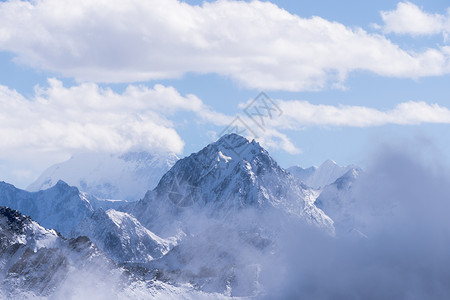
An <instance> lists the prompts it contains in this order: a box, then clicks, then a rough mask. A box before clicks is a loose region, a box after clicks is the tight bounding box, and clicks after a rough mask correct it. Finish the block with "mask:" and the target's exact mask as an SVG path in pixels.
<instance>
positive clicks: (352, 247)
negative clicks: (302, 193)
mask: <svg viewBox="0 0 450 300" xmlns="http://www.w3.org/2000/svg"><path fill="white" fill-rule="evenodd" d="M440 157H441V156H440V155H439V153H438V152H435V150H433V148H432V147H430V146H429V145H428V144H427V143H426V141H402V142H399V143H390V144H389V145H388V144H384V145H381V146H379V147H378V148H377V149H376V150H374V151H373V153H372V154H371V156H370V158H369V159H368V163H367V166H368V167H367V169H366V170H365V172H364V173H363V174H362V175H361V177H360V178H359V179H358V180H357V181H356V183H355V184H354V186H353V188H352V189H351V191H350V193H349V195H348V196H349V197H352V198H353V199H354V203H355V205H354V207H353V208H352V214H353V217H354V226H355V227H354V228H355V229H356V230H358V232H361V233H363V235H355V234H352V233H349V234H347V235H341V236H337V237H330V236H328V235H326V234H324V233H322V232H320V231H319V230H316V229H313V228H310V227H305V226H301V225H293V226H291V227H290V229H289V230H287V231H286V232H284V233H283V234H282V235H281V236H280V237H279V241H278V243H279V246H280V247H279V249H280V255H278V256H277V257H276V258H275V260H274V259H272V260H271V261H270V262H267V264H266V266H265V267H264V268H263V270H265V271H264V273H263V275H262V280H263V285H264V286H265V287H266V296H263V297H261V298H265V299H272V298H274V297H276V298H277V299H450V284H449V283H450V255H449V250H450V218H449V215H448V214H449V212H450V176H449V167H448V165H447V164H445V163H443V162H442V160H441V159H440Z"/></svg>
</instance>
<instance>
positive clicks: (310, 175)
mask: <svg viewBox="0 0 450 300" xmlns="http://www.w3.org/2000/svg"><path fill="white" fill-rule="evenodd" d="M169 157H170V158H167V157H164V158H161V157H153V156H150V155H147V154H142V153H141V154H136V153H135V154H130V155H129V156H120V157H119V156H110V157H107V158H105V157H104V156H96V155H94V156H90V155H86V156H78V157H74V158H72V159H71V160H69V161H67V162H65V163H62V164H60V165H56V166H53V167H51V168H50V169H49V170H47V171H46V172H45V173H44V174H43V175H42V176H41V178H40V179H39V180H38V181H37V182H35V183H34V184H33V185H32V186H31V189H32V190H34V189H40V188H45V187H47V189H44V190H40V191H36V192H29V191H23V190H20V189H17V188H15V187H14V186H12V185H10V184H7V183H0V206H5V207H8V208H1V209H0V226H3V227H2V230H3V233H1V234H3V235H1V234H0V235H1V236H0V242H1V243H2V244H1V249H0V253H3V254H1V256H0V258H1V262H0V263H1V264H2V266H4V267H3V270H4V271H3V273H2V276H3V277H1V278H3V285H2V292H1V293H3V294H5V295H6V296H5V297H12V295H19V296H20V297H25V298H26V297H28V295H30V296H33V297H34V296H36V297H58V296H57V295H59V294H58V293H62V292H64V291H65V289H68V291H67V293H69V294H71V295H72V294H73V293H76V292H77V290H76V289H75V288H74V287H72V288H69V287H68V286H67V278H72V277H71V276H72V275H71V274H76V273H77V272H78V273H79V274H85V272H92V273H93V274H97V273H100V274H99V275H98V277H99V278H108V276H109V275H108V274H114V276H113V279H111V278H109V279H105V284H106V285H108V284H113V283H114V284H115V282H116V281H117V282H120V284H118V285H117V287H115V290H114V293H116V294H118V295H122V296H123V297H125V298H137V299H147V298H152V297H156V298H158V297H163V298H164V297H166V298H167V297H169V298H176V299H178V298H177V296H176V295H180V293H182V295H183V297H181V298H183V299H185V298H186V297H187V298H190V299H198V298H201V297H206V298H207V299H210V298H213V299H217V298H227V297H230V296H236V297H237V296H243V297H253V296H259V295H263V294H264V286H263V282H262V279H261V278H260V273H261V272H262V271H261V268H262V265H263V262H266V261H267V260H271V259H273V258H276V257H277V253H278V251H279V250H278V247H279V244H278V239H279V236H280V234H282V232H284V231H285V230H286V228H288V227H289V226H291V225H292V224H294V226H300V227H306V228H314V229H315V230H318V231H319V232H322V233H323V234H325V235H331V236H334V235H335V230H336V228H339V230H340V228H343V227H345V226H350V225H348V224H350V223H348V222H346V219H345V216H346V215H345V209H340V207H341V206H340V203H343V202H342V201H341V199H340V197H339V196H340V193H344V192H341V191H347V190H348V189H350V188H351V185H352V183H353V182H354V181H355V180H357V177H358V174H359V172H360V170H359V169H357V168H353V167H345V168H342V167H339V166H337V165H336V164H335V163H333V162H331V161H328V162H326V163H325V164H323V165H322V166H321V167H319V168H316V169H310V170H309V171H305V172H303V173H302V171H301V170H300V169H298V168H294V169H292V168H291V169H290V170H291V171H290V172H289V171H287V170H284V169H283V168H281V167H280V166H279V165H278V164H277V163H276V162H275V161H274V160H273V159H272V157H271V156H270V155H269V153H268V152H267V151H266V150H265V149H263V148H262V147H261V146H260V145H259V144H258V143H257V142H255V141H249V140H247V139H246V138H243V137H241V136H239V135H236V134H230V135H226V136H223V137H222V138H220V139H219V140H218V141H217V142H215V143H212V144H210V145H208V146H206V147H205V148H203V149H202V150H200V151H199V152H197V153H193V154H191V155H190V156H188V157H185V158H183V159H180V160H177V159H176V157H174V156H169ZM175 160H176V162H175ZM89 162H90V163H89ZM114 163H117V164H118V166H111V165H109V164H114ZM172 163H173V166H171V168H170V169H169V166H170V165H171V164H172ZM71 168H74V172H73V173H71V171H70V170H71ZM152 168H156V170H155V171H152V170H153V169H152ZM164 168H167V169H168V171H167V172H165V174H161V175H162V177H161V178H160V180H156V179H152V178H156V174H157V173H158V172H162V170H163V169H164ZM87 170H88V171H87ZM89 170H90V171H89ZM302 170H304V169H302ZM344 170H346V172H344ZM84 171H87V172H88V173H87V175H86V176H84V175H83V172H84ZM89 172H90V173H89ZM121 172H123V173H124V175H123V177H121V176H119V174H120V173H121ZM296 172H297V173H296ZM343 172H344V173H343ZM148 173H150V174H148ZM341 173H342V175H341ZM109 174H110V175H111V176H112V179H110V178H108V175H109ZM139 174H142V176H143V178H139ZM339 175H341V176H339ZM60 176H66V178H69V179H71V180H73V181H72V182H75V183H76V185H77V187H73V186H69V185H68V184H67V183H65V182H63V181H61V180H59V177H60ZM67 176H68V177H67ZM336 176H338V178H336V179H334V178H335V177H336ZM121 178H122V179H124V182H121ZM133 178H134V179H136V178H137V181H136V182H132V181H133ZM82 179H83V180H84V181H83V180H82ZM158 179H159V178H158ZM55 180H59V181H56V183H55V182H54V181H55ZM152 180H153V181H152ZM156 181H159V183H158V184H157V185H156V184H155V185H156V187H155V188H154V189H152V190H149V191H148V192H147V193H143V194H142V197H141V198H142V199H141V200H139V201H134V202H127V201H121V200H117V201H113V200H105V199H102V198H101V197H98V195H101V194H102V193H104V195H108V197H107V198H117V196H118V195H128V196H127V198H126V200H136V199H137V198H136V197H137V195H138V194H139V193H140V192H142V190H143V189H144V187H145V186H149V185H151V184H150V183H149V182H153V183H155V182H156ZM83 182H84V183H83ZM101 183H102V184H101ZM106 183H108V184H106ZM131 183H132V184H133V185H130V186H129V185H128V184H131ZM308 183H309V184H313V187H310V186H308ZM137 185H139V192H137V191H134V192H133V189H134V187H136V186H137ZM324 185H325V186H324ZM106 187H108V188H106ZM318 187H321V189H318ZM80 188H81V190H83V188H84V190H83V191H80ZM89 190H90V191H93V193H94V194H90V193H89V192H88V191H89ZM321 193H322V194H321ZM132 195H134V196H133V197H131V196H132ZM144 195H145V196H144ZM110 196H111V197H110ZM318 197H319V198H318ZM317 198H318V199H319V200H317V201H316V199H317ZM316 204H317V205H316ZM14 209H16V210H18V211H15V210H14ZM19 211H20V213H19ZM328 212H329V213H330V214H329V215H328ZM22 214H24V215H28V216H30V217H31V218H30V217H25V216H24V215H22ZM330 216H333V217H335V218H336V220H338V223H335V221H334V220H333V217H330ZM35 221H37V222H39V224H38V223H36V222H35ZM42 226H43V227H42ZM55 230H56V231H55ZM339 233H340V231H339ZM19 249H23V250H20V251H21V252H17V251H19ZM25 253H28V254H25ZM41 257H51V259H50V260H48V261H47V260H46V261H45V262H43V263H41V264H38V261H39V259H42V258H41ZM18 266H20V267H18ZM78 273H77V274H78ZM30 276H31V277H30ZM73 276H75V275H73ZM95 276H97V275H95ZM77 280H78V279H77ZM24 282H25V283H24ZM33 282H34V283H33ZM94 290H95V288H94ZM99 290H101V289H99ZM0 296H1V294H0Z"/></svg>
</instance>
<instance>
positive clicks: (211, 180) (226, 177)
mask: <svg viewBox="0 0 450 300" xmlns="http://www.w3.org/2000/svg"><path fill="white" fill-rule="evenodd" d="M316 196H317V191H315V190H313V189H310V188H308V187H306V186H305V185H303V184H302V183H301V182H300V181H299V180H298V179H297V178H295V177H294V176H292V175H291V174H290V173H289V172H287V171H286V170H284V169H282V168H281V167H280V166H279V165H278V164H277V163H276V162H275V161H274V160H273V159H272V158H271V157H270V155H269V154H268V152H267V151H266V150H264V149H263V148H262V147H261V146H260V145H259V144H258V143H257V142H255V141H251V142H250V141H249V140H247V139H245V138H244V137H241V136H239V135H236V134H230V135H226V136H223V137H222V138H221V139H219V140H218V141H217V142H215V143H212V144H210V145H208V146H206V147H205V148H204V149H202V150H201V151H199V152H197V153H194V154H192V155H190V156H188V157H186V158H183V159H181V160H179V161H178V162H177V163H176V164H175V165H174V166H173V167H172V168H171V169H170V170H169V171H168V172H167V173H166V174H165V175H164V176H163V177H162V179H161V180H160V182H159V184H158V186H157V187H156V188H155V189H154V190H153V191H150V192H148V193H147V194H146V196H145V197H144V199H142V200H140V201H138V202H133V203H130V204H129V205H128V206H127V207H126V208H125V210H126V211H127V212H128V213H130V214H132V215H134V216H135V217H136V218H137V219H138V220H139V221H140V222H141V223H142V224H143V225H144V226H146V227H147V228H148V229H149V230H151V231H152V232H155V233H156V234H158V235H160V236H162V237H170V236H173V235H175V234H176V233H177V231H178V230H181V231H182V232H184V233H185V234H186V236H185V237H184V238H183V239H182V240H178V242H177V245H176V246H175V247H174V248H173V249H172V250H171V251H169V252H168V253H167V254H166V255H164V256H163V257H162V258H160V259H159V260H154V261H151V262H150V263H149V264H148V265H146V267H147V268H148V269H150V270H151V269H156V270H158V277H160V278H164V279H165V280H168V281H170V282H185V283H187V282H189V283H194V284H195V285H196V286H198V287H199V289H201V290H202V291H207V292H218V293H223V294H225V295H229V296H254V295H258V294H259V293H261V291H262V289H261V287H260V283H259V279H258V278H259V273H260V267H259V262H260V261H262V260H263V259H262V257H263V256H267V255H269V256H270V253H271V250H273V247H275V237H276V236H277V234H278V233H279V231H280V230H282V228H283V226H284V225H285V224H286V223H287V222H296V224H303V225H304V226H310V225H312V226H313V227H318V228H321V229H322V230H324V231H326V232H328V233H333V232H334V227H333V221H332V220H331V219H330V218H329V217H328V216H326V215H325V214H324V213H323V211H321V210H320V209H318V208H317V207H316V206H315V205H314V200H315V198H316ZM266 258H267V257H266Z"/></svg>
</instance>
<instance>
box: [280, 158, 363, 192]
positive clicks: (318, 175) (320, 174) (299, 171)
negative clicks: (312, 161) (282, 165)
mask: <svg viewBox="0 0 450 300" xmlns="http://www.w3.org/2000/svg"><path fill="white" fill-rule="evenodd" d="M355 168H357V167H356V166H354V165H350V166H345V167H341V166H339V165H338V164H336V162H334V161H333V160H330V159H329V160H326V161H325V162H324V163H322V164H321V165H320V166H319V167H315V166H313V167H309V168H306V169H304V168H302V167H300V166H293V167H289V168H287V170H288V171H289V173H291V174H292V175H294V176H295V177H297V178H298V179H300V180H301V181H302V182H303V183H305V184H306V185H307V186H310V187H312V188H316V189H318V188H322V187H324V186H326V185H328V184H332V183H333V182H334V181H336V179H338V178H339V177H341V176H343V175H344V174H345V173H347V172H348V171H349V170H351V169H355Z"/></svg>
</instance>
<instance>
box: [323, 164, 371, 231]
mask: <svg viewBox="0 0 450 300" xmlns="http://www.w3.org/2000/svg"><path fill="white" fill-rule="evenodd" d="M361 172H362V171H361V169H358V168H352V169H350V170H348V171H347V172H346V173H345V174H344V175H342V176H341V177H339V178H338V179H337V180H336V181H335V182H333V183H332V184H329V185H327V186H325V187H324V188H323V190H322V192H321V193H320V195H319V197H318V198H317V199H316V201H315V204H316V206H317V207H319V208H320V209H322V210H323V211H324V212H325V213H326V214H327V215H328V216H329V217H330V218H332V219H333V221H334V226H335V228H336V231H337V233H338V234H339V233H341V234H346V233H349V232H351V231H352V230H356V228H355V226H356V224H355V220H354V217H355V216H354V212H355V204H356V201H357V199H354V198H353V197H352V194H351V192H352V188H353V185H354V184H355V182H356V181H357V179H358V178H359V176H360V174H361Z"/></svg>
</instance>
